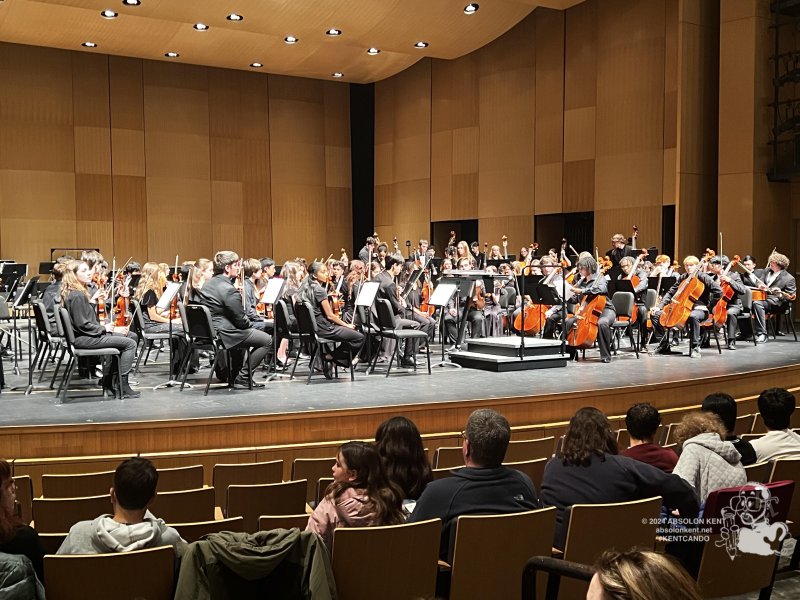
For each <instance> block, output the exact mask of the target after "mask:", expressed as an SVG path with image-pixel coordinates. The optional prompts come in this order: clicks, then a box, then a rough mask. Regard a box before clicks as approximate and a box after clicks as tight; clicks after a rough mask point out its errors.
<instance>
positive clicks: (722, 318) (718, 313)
mask: <svg viewBox="0 0 800 600" xmlns="http://www.w3.org/2000/svg"><path fill="white" fill-rule="evenodd" d="M740 260H741V257H740V256H739V255H738V254H737V255H735V256H734V257H733V260H732V261H731V262H729V263H728V266H727V267H725V270H724V271H723V272H722V274H721V275H720V278H719V283H720V287H721V288H722V297H721V298H720V299H719V301H718V302H717V303H716V304H715V305H714V313H713V314H714V325H716V326H717V327H721V326H722V325H725V323H727V321H728V303H729V302H730V301H731V299H732V298H733V296H734V294H735V293H736V292H734V291H733V288H732V287H731V284H730V283H728V282H727V281H724V280H723V279H722V278H723V277H726V276H727V275H728V273H729V272H730V270H731V269H732V268H733V267H734V266H736V264H738V262H739V261H740Z"/></svg>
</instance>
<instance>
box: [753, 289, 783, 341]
mask: <svg viewBox="0 0 800 600" xmlns="http://www.w3.org/2000/svg"><path fill="white" fill-rule="evenodd" d="M787 304H788V303H787V302H780V301H778V300H777V299H775V298H767V299H766V300H755V301H754V302H753V314H754V315H755V318H756V319H755V321H756V322H755V327H754V329H755V334H756V335H767V315H768V314H776V313H782V312H784V311H785V310H786V306H787Z"/></svg>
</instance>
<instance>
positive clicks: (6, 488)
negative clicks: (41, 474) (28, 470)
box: [0, 460, 44, 582]
mask: <svg viewBox="0 0 800 600" xmlns="http://www.w3.org/2000/svg"><path fill="white" fill-rule="evenodd" d="M16 501H17V486H16V484H15V483H14V478H13V473H12V472H11V466H10V465H9V464H8V462H6V461H5V460H0V552H2V553H3V554H22V555H24V556H27V557H28V558H29V559H30V561H31V563H32V564H33V569H34V571H36V576H37V577H38V578H39V581H41V582H44V548H42V542H41V540H40V539H39V534H38V533H36V530H35V529H32V528H31V527H29V526H28V525H26V524H24V523H23V522H22V520H21V519H20V518H19V517H18V516H17V512H16Z"/></svg>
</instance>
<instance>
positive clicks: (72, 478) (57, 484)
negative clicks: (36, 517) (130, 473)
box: [42, 471, 114, 498]
mask: <svg viewBox="0 0 800 600" xmlns="http://www.w3.org/2000/svg"><path fill="white" fill-rule="evenodd" d="M113 485H114V471H101V472H99V473H74V474H68V475H50V474H44V475H42V497H44V498H83V497H86V496H102V495H103V494H108V491H109V490H110V489H111V487H112V486H113Z"/></svg>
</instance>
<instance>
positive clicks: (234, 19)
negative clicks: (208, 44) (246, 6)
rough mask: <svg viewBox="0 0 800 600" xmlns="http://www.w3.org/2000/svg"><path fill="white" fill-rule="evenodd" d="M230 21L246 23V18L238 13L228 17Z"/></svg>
mask: <svg viewBox="0 0 800 600" xmlns="http://www.w3.org/2000/svg"><path fill="white" fill-rule="evenodd" d="M225 18H226V19H228V21H244V17H243V16H242V15H237V14H236V13H231V14H229V15H228V16H227V17H225Z"/></svg>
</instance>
